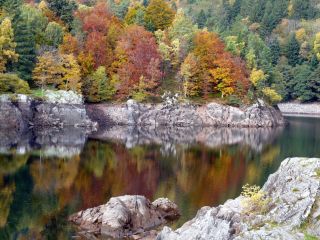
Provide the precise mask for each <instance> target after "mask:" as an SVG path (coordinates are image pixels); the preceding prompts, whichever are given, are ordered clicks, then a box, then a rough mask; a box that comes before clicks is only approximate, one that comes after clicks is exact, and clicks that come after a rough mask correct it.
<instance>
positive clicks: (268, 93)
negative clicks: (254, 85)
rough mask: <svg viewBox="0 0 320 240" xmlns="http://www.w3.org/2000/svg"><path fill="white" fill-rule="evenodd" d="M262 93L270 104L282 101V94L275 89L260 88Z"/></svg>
mask: <svg viewBox="0 0 320 240" xmlns="http://www.w3.org/2000/svg"><path fill="white" fill-rule="evenodd" d="M262 93H263V94H264V96H265V97H267V99H268V100H269V102H271V103H272V104H276V103H279V102H281V101H282V96H281V95H280V94H279V93H277V91H276V90H274V89H272V88H270V87H266V88H264V89H262Z"/></svg>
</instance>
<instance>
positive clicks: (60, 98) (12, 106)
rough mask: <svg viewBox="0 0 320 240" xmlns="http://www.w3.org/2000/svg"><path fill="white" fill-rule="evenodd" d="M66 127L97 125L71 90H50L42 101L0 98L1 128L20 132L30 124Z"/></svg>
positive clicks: (14, 97) (20, 97)
mask: <svg viewBox="0 0 320 240" xmlns="http://www.w3.org/2000/svg"><path fill="white" fill-rule="evenodd" d="M66 126H73V127H84V128H95V127H96V123H94V122H93V121H91V120H90V119H89V117H88V116H87V113H86V109H85V106H84V104H83V101H82V99H81V97H80V96H78V95H76V94H74V93H72V92H66V91H59V92H57V93H56V92H50V91H49V92H47V93H46V100H41V101H40V100H36V99H34V98H31V97H28V96H25V95H15V96H8V95H2V96H1V97H0V129H15V130H17V131H19V132H22V131H25V130H26V129H28V128H30V127H34V128H46V127H57V128H62V127H66Z"/></svg>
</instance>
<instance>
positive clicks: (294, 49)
mask: <svg viewBox="0 0 320 240" xmlns="http://www.w3.org/2000/svg"><path fill="white" fill-rule="evenodd" d="M285 51H286V57H287V58H288V63H289V64H290V65H291V66H295V65H297V64H299V62H300V56H299V53H300V45H299V42H298V41H297V39H296V36H295V34H291V35H290V37H289V41H288V43H287V46H286V49H285Z"/></svg>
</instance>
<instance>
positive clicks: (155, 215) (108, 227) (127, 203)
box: [69, 195, 179, 238]
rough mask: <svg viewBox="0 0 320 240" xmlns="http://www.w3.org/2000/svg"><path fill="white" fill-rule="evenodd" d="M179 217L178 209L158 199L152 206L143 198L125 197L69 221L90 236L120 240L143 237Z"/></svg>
mask: <svg viewBox="0 0 320 240" xmlns="http://www.w3.org/2000/svg"><path fill="white" fill-rule="evenodd" d="M178 217H179V212H178V207H177V205H176V204H174V203H173V202H171V201H170V200H168V199H164V198H160V199H157V200H156V201H154V202H153V203H151V202H150V201H149V200H148V199H146V198H145V197H143V196H138V195H137V196H129V195H126V196H121V197H114V198H111V199H110V200H109V202H108V203H107V204H105V205H101V206H98V207H95V208H90V209H87V210H84V211H80V212H78V213H76V214H73V215H72V216H70V218H69V220H70V221H72V222H73V223H75V224H77V225H79V227H80V229H84V230H86V231H89V232H91V233H97V234H102V235H104V236H109V237H114V238H123V237H130V236H133V235H139V234H145V233H146V232H147V231H149V230H151V229H153V228H155V227H158V226H160V225H162V224H164V223H166V222H167V220H172V219H177V218H178Z"/></svg>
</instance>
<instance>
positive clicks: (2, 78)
mask: <svg viewBox="0 0 320 240" xmlns="http://www.w3.org/2000/svg"><path fill="white" fill-rule="evenodd" d="M1 93H20V94H27V93H30V87H29V84H28V83H27V82H26V81H23V80H22V79H21V78H19V77H18V75H16V74H9V73H1V74H0V94H1Z"/></svg>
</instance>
